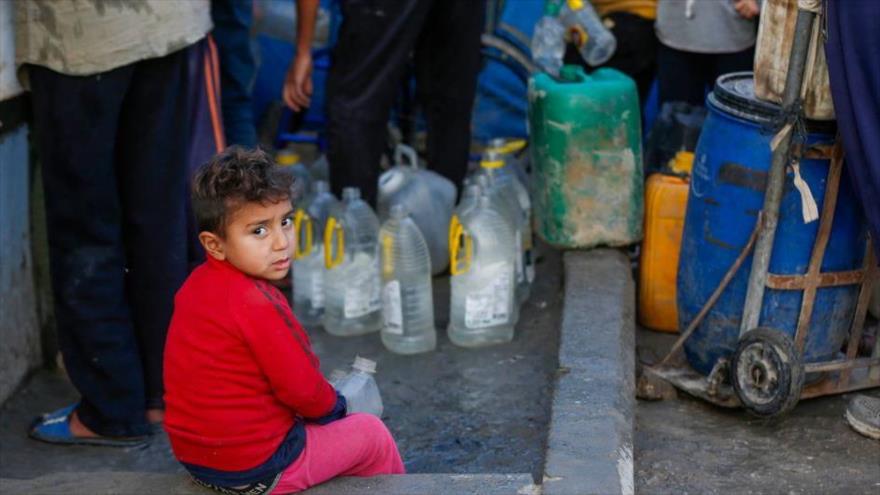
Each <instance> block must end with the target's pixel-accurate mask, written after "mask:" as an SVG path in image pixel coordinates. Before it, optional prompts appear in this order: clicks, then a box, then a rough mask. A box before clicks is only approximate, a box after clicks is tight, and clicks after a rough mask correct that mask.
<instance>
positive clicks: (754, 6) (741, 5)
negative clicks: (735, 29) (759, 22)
mask: <svg viewBox="0 0 880 495" xmlns="http://www.w3.org/2000/svg"><path fill="white" fill-rule="evenodd" d="M733 8H734V9H736V13H737V14H739V15H740V17H742V18H744V19H754V18H755V17H756V16H757V15H758V13H759V12H761V8H760V7H758V0H734V1H733Z"/></svg>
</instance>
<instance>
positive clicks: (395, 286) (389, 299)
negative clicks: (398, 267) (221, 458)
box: [382, 280, 403, 335]
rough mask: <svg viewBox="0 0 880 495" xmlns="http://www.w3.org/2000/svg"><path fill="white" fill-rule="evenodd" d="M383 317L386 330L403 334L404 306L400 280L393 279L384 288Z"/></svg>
mask: <svg viewBox="0 0 880 495" xmlns="http://www.w3.org/2000/svg"><path fill="white" fill-rule="evenodd" d="M382 317H383V319H384V320H385V331H386V332H388V333H393V334H397V335H403V308H402V307H401V301H400V282H398V281H397V280H392V281H391V282H388V283H387V284H385V287H384V288H383V289H382Z"/></svg>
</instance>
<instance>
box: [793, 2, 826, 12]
mask: <svg viewBox="0 0 880 495" xmlns="http://www.w3.org/2000/svg"><path fill="white" fill-rule="evenodd" d="M798 9H800V10H807V11H809V12H815V13H817V14H818V13H819V12H821V11H822V0H798Z"/></svg>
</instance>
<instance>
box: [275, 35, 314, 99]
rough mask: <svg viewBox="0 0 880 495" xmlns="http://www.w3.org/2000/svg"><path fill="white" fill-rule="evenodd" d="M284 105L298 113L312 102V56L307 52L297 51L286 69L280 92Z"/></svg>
mask: <svg viewBox="0 0 880 495" xmlns="http://www.w3.org/2000/svg"><path fill="white" fill-rule="evenodd" d="M281 94H282V97H283V98H284V103H285V104H287V106H288V107H290V108H291V109H293V110H295V111H297V112H299V111H302V110H304V109H305V108H307V107H308V106H309V104H310V103H311V101H312V54H311V52H310V51H309V50H299V51H297V54H296V57H295V58H294V59H293V63H291V64H290V67H288V69H287V76H286V77H285V78H284V88H283V89H282V91H281Z"/></svg>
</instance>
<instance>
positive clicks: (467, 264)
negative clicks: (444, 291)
mask: <svg viewBox="0 0 880 495" xmlns="http://www.w3.org/2000/svg"><path fill="white" fill-rule="evenodd" d="M449 229H450V234H449V238H450V245H449V250H450V254H449V262H450V272H451V273H452V278H451V281H450V285H451V301H450V309H449V329H448V335H449V340H451V341H452V343H454V344H456V345H460V346H464V347H478V346H483V345H491V344H497V343H503V342H510V341H511V340H512V339H513V330H514V326H515V325H516V322H517V320H518V319H519V307H518V305H517V304H516V301H515V280H514V277H515V266H516V258H517V257H518V253H517V252H516V248H515V243H514V236H515V234H514V231H513V229H511V227H510V222H509V221H507V220H506V219H505V218H504V217H503V216H502V214H501V213H500V212H498V211H496V210H495V209H494V208H492V205H491V200H490V198H489V196H488V195H486V194H483V195H481V196H480V199H479V202H478V204H477V205H476V206H475V207H474V208H472V209H471V210H470V211H468V212H466V213H465V215H464V216H463V217H461V218H459V217H458V216H453V217H452V221H451V222H450V226H449Z"/></svg>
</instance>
